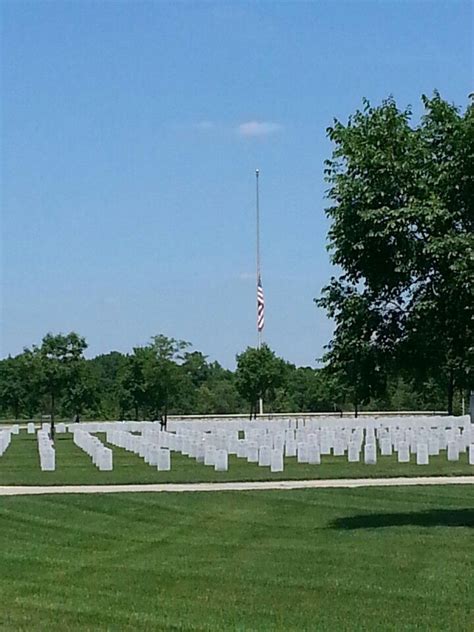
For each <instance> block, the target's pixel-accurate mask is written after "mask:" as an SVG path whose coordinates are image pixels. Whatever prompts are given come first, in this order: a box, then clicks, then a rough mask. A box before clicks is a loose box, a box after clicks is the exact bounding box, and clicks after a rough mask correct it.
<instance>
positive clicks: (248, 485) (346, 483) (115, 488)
mask: <svg viewBox="0 0 474 632" xmlns="http://www.w3.org/2000/svg"><path fill="white" fill-rule="evenodd" d="M413 485H474V476H417V477H413V478H405V477H399V478H341V479H331V480H306V481H304V480H295V481H255V482H249V481H245V482H237V483H160V484H146V485H37V486H21V485H18V486H0V496H31V495H37V494H117V493H124V492H133V493H136V492H225V491H258V490H272V489H276V490H282V489H328V488H351V487H405V486H406V487H409V486H413Z"/></svg>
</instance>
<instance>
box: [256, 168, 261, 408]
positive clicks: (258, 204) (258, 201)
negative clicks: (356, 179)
mask: <svg viewBox="0 0 474 632" xmlns="http://www.w3.org/2000/svg"><path fill="white" fill-rule="evenodd" d="M259 174H260V172H259V170H258V169H256V170H255V185H256V191H255V194H256V211H257V287H258V284H259V282H260V198H259V189H258V176H259ZM261 346H262V331H261V329H260V328H259V326H258V322H257V348H258V349H260V347H261ZM258 409H259V414H260V415H262V414H263V399H262V398H261V397H260V399H259V400H258Z"/></svg>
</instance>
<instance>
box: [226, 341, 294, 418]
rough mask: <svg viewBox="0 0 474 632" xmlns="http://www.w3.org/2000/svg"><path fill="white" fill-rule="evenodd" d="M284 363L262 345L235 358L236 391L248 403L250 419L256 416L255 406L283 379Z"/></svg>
mask: <svg viewBox="0 0 474 632" xmlns="http://www.w3.org/2000/svg"><path fill="white" fill-rule="evenodd" d="M285 369H286V366H285V362H284V360H282V359H281V358H278V357H277V356H276V355H275V353H274V352H273V351H272V350H271V349H270V347H268V345H266V344H263V345H262V346H261V347H260V348H259V349H255V348H253V347H247V349H246V350H245V351H244V352H243V353H241V354H239V355H238V356H237V370H236V380H237V390H238V391H239V393H240V394H241V396H242V397H243V398H244V399H246V400H247V401H248V402H249V403H250V418H252V416H254V417H256V416H257V404H258V400H259V399H260V398H262V399H265V398H266V397H267V394H269V392H270V391H272V390H273V389H275V388H277V387H278V386H279V385H280V384H281V383H282V382H283V379H284V374H285Z"/></svg>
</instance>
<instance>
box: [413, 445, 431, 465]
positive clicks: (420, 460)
mask: <svg viewBox="0 0 474 632" xmlns="http://www.w3.org/2000/svg"><path fill="white" fill-rule="evenodd" d="M429 462H430V459H429V456H428V444H427V443H419V444H418V445H417V446H416V464H417V465H429Z"/></svg>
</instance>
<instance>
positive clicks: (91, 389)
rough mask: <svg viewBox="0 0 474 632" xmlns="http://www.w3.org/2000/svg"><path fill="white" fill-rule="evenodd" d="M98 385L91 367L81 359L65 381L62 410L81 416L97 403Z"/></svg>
mask: <svg viewBox="0 0 474 632" xmlns="http://www.w3.org/2000/svg"><path fill="white" fill-rule="evenodd" d="M98 399H99V393H98V383H97V380H96V379H95V376H94V373H93V371H92V369H91V366H90V364H89V363H88V362H86V360H84V359H82V360H80V361H79V362H77V363H75V366H74V367H73V368H72V370H71V374H70V376H69V379H68V380H67V383H66V387H65V393H64V398H63V408H64V410H65V411H66V412H67V413H68V414H70V415H82V414H83V413H84V411H86V410H88V409H89V410H90V409H95V408H96V406H97V403H98Z"/></svg>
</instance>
